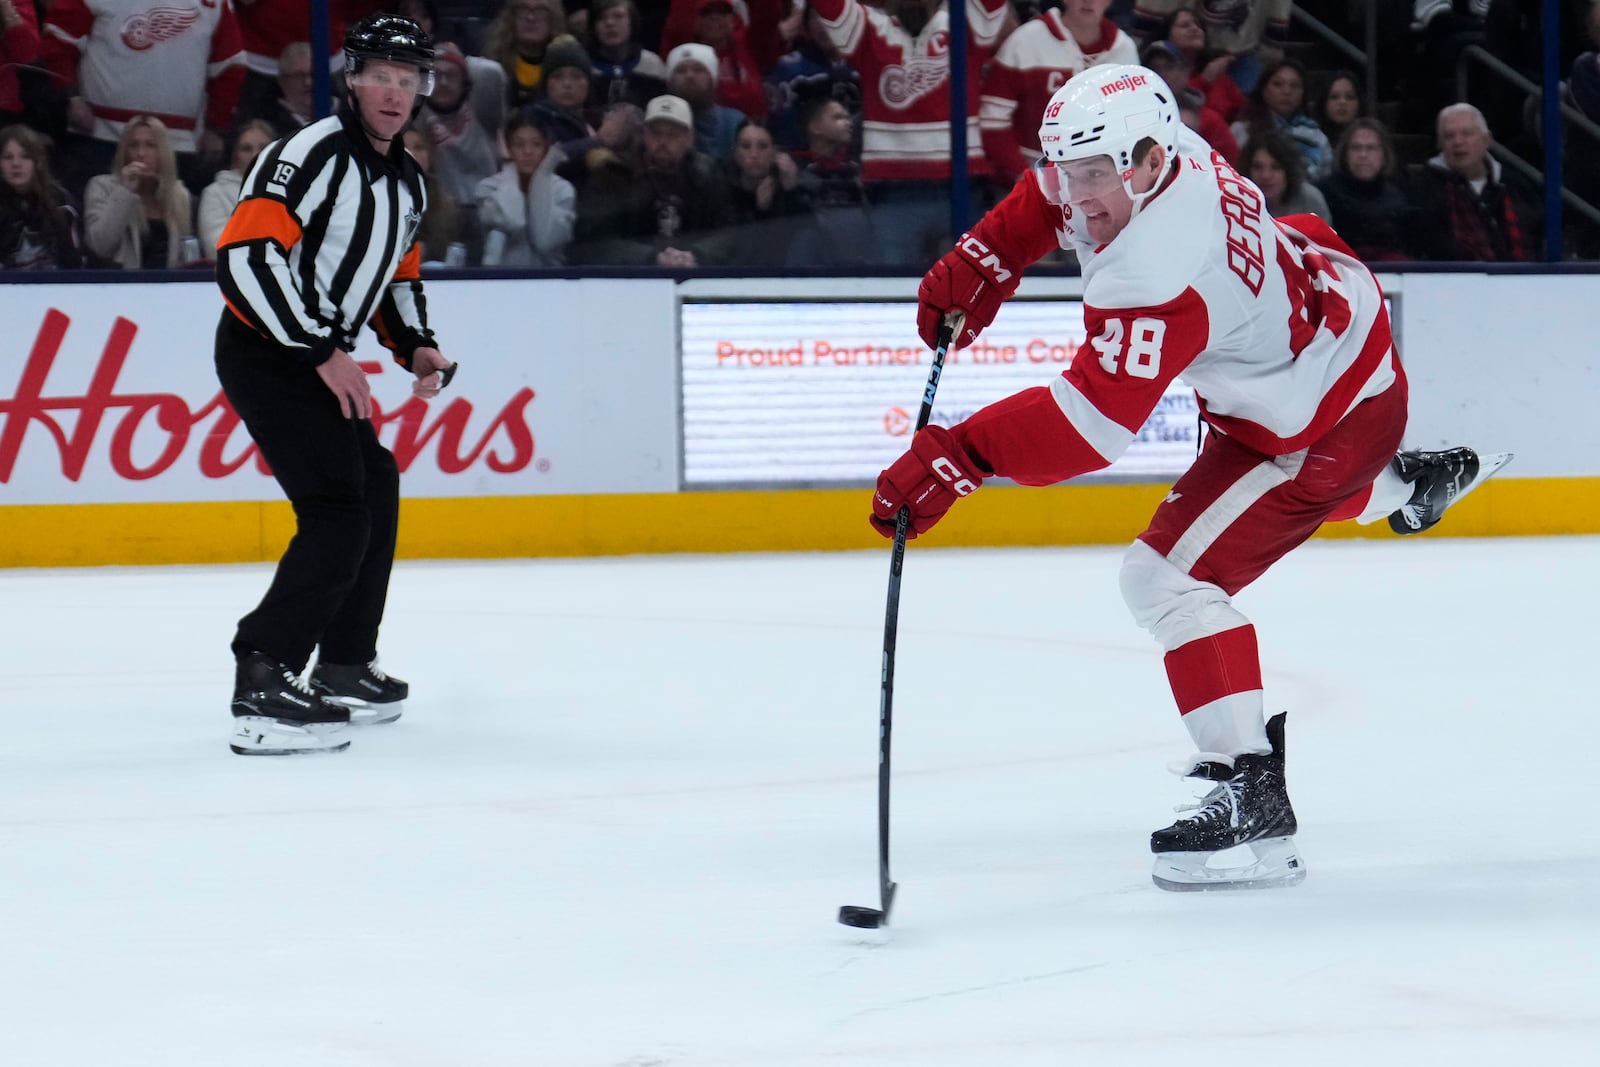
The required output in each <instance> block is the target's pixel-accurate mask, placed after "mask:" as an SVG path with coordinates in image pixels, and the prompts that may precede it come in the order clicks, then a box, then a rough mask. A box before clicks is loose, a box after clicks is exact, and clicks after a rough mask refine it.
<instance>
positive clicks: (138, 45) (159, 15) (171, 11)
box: [122, 7, 200, 52]
mask: <svg viewBox="0 0 1600 1067" xmlns="http://www.w3.org/2000/svg"><path fill="white" fill-rule="evenodd" d="M199 21H200V11H199V9H198V8H193V7H155V8H151V9H150V10H149V11H146V12H144V13H143V14H139V15H134V16H132V17H131V18H129V19H128V21H127V22H124V23H123V24H122V43H123V44H125V45H127V46H128V48H129V49H130V50H131V51H134V52H144V51H148V50H149V49H151V48H154V47H155V46H156V45H158V44H160V43H161V42H162V41H170V40H172V39H174V38H175V37H179V36H181V35H182V34H183V31H184V30H187V29H188V28H189V27H190V26H193V25H194V24H195V23H196V22H199Z"/></svg>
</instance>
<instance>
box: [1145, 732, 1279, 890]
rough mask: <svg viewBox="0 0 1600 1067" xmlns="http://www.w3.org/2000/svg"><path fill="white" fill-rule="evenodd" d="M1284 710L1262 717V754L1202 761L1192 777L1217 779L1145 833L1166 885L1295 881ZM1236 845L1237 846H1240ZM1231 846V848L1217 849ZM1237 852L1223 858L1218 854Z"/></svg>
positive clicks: (1252, 885) (1259, 885)
mask: <svg viewBox="0 0 1600 1067" xmlns="http://www.w3.org/2000/svg"><path fill="white" fill-rule="evenodd" d="M1287 718H1288V715H1287V713H1285V712H1280V713H1278V714H1277V715H1274V716H1273V717H1272V718H1271V719H1269V720H1267V740H1268V741H1270V742H1271V743H1272V751H1271V752H1269V753H1267V754H1266V755H1257V754H1254V753H1247V754H1246V755H1243V756H1239V757H1237V758H1236V759H1235V760H1234V761H1233V766H1232V767H1229V766H1227V765H1226V764H1225V763H1221V762H1203V763H1200V764H1197V765H1196V766H1195V768H1194V769H1193V770H1192V771H1190V772H1189V773H1190V776H1191V777H1196V778H1203V779H1206V780H1208V781H1214V782H1216V783H1217V786H1216V788H1215V789H1213V790H1211V792H1209V793H1207V794H1206V795H1205V796H1204V797H1202V798H1201V799H1200V800H1199V801H1197V802H1196V803H1195V804H1194V805H1192V808H1180V809H1179V810H1180V811H1184V810H1189V811H1191V814H1188V815H1186V816H1185V817H1184V818H1181V819H1179V820H1178V821H1177V822H1175V823H1173V824H1172V825H1171V826H1168V827H1166V828H1165V829H1163V830H1157V831H1156V832H1155V833H1153V834H1151V835H1150V851H1151V852H1154V853H1155V854H1156V866H1155V871H1154V873H1153V875H1152V877H1153V878H1154V880H1155V883H1156V885H1158V886H1160V887H1161V888H1162V889H1171V890H1204V889H1268V888H1275V887H1278V886H1290V885H1295V884H1297V883H1298V882H1300V881H1301V879H1303V878H1304V877H1305V875H1306V871H1305V866H1304V864H1302V863H1301V862H1300V857H1299V854H1298V853H1297V852H1296V850H1295V847H1294V833H1295V830H1296V829H1298V824H1297V823H1296V822H1295V817H1294V806H1293V805H1291V804H1290V803H1289V790H1288V786H1287V785H1286V784H1285V782H1284V773H1283V727H1284V722H1285V720H1286V719H1287ZM1239 846H1244V847H1243V848H1239ZM1233 849H1238V850H1239V851H1238V854H1237V855H1235V856H1231V857H1227V856H1220V855H1219V854H1221V853H1227V852H1229V851H1230V850H1233ZM1229 859H1233V860H1239V861H1241V862H1238V863H1232V864H1229V863H1225V862H1220V861H1222V860H1229Z"/></svg>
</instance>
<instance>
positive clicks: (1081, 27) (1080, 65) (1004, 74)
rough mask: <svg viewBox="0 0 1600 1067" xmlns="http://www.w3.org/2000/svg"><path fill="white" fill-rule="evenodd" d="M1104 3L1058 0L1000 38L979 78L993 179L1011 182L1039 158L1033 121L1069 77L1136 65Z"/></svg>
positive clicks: (980, 118) (985, 147) (1134, 53)
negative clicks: (1063, 0) (1101, 67)
mask: <svg viewBox="0 0 1600 1067" xmlns="http://www.w3.org/2000/svg"><path fill="white" fill-rule="evenodd" d="M1110 6H1111V0H1066V3H1065V4H1064V5H1063V6H1062V7H1061V8H1059V9H1055V8H1052V9H1051V10H1049V11H1046V12H1044V13H1043V14H1041V15H1040V16H1039V17H1038V18H1036V19H1033V20H1032V21H1030V22H1026V23H1024V24H1023V25H1022V26H1020V27H1018V28H1017V31H1016V32H1015V33H1013V34H1012V35H1011V36H1010V37H1007V38H1006V42H1005V44H1003V45H1001V46H1000V51H999V53H998V54H997V55H996V56H995V58H994V62H993V63H992V64H990V66H989V69H988V71H987V72H986V73H985V74H984V76H983V95H982V99H981V102H980V106H979V109H978V125H979V127H980V128H981V129H982V130H983V150H984V153H985V154H986V155H987V156H988V157H989V163H990V165H991V166H992V167H993V168H994V172H995V174H996V175H997V176H998V177H1000V178H1001V179H1003V180H1004V181H1007V182H1014V181H1016V180H1017V177H1018V175H1020V174H1021V173H1022V172H1023V171H1024V170H1027V169H1028V167H1030V166H1032V164H1033V162H1034V161H1035V160H1037V159H1038V158H1039V116H1040V115H1042V114H1044V106H1045V105H1046V104H1048V103H1049V102H1050V97H1051V95H1052V94H1054V93H1055V91H1056V90H1057V89H1059V88H1061V87H1062V86H1063V85H1065V84H1066V83H1067V79H1068V78H1070V77H1072V76H1073V75H1074V74H1081V73H1082V72H1083V71H1085V70H1088V69H1089V68H1090V67H1093V66H1096V65H1098V64H1101V63H1137V62H1138V61H1139V53H1138V49H1137V48H1136V47H1135V46H1134V43H1133V38H1131V37H1129V36H1128V35H1127V34H1125V33H1123V32H1122V31H1121V30H1119V29H1118V28H1117V25H1116V23H1114V22H1112V21H1111V20H1110V19H1108V18H1106V9H1107V8H1108V7H1110Z"/></svg>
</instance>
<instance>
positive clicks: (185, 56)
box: [44, 0, 244, 152]
mask: <svg viewBox="0 0 1600 1067" xmlns="http://www.w3.org/2000/svg"><path fill="white" fill-rule="evenodd" d="M44 28H45V38H44V54H45V61H46V63H47V64H49V66H50V69H51V71H52V73H54V74H55V75H56V76H57V77H59V78H60V79H61V80H62V81H64V82H66V83H68V84H71V83H73V82H76V83H77V84H78V87H79V88H78V92H79V95H81V96H82V97H83V98H84V99H85V100H86V101H87V102H88V104H89V108H90V110H91V111H93V112H94V118H95V125H94V134H93V136H94V137H95V138H97V139H98V140H102V141H115V140H117V138H118V137H120V136H121V135H122V127H123V125H124V124H125V123H126V122H127V121H128V120H129V119H131V118H133V117H134V116H136V115H153V116H155V117H156V118H158V119H160V120H161V121H162V123H164V124H165V125H166V127H167V129H168V130H169V131H170V132H171V135H172V147H173V150H174V151H177V152H192V151H194V147H195V133H196V131H197V130H198V129H199V128H200V127H201V125H202V122H203V124H204V126H206V127H209V128H210V129H213V130H218V131H221V130H224V129H227V127H228V126H229V124H230V123H231V122H232V120H233V109H234V106H235V105H236V104H237V103H238V102H239V88H240V86H241V85H242V84H243V81H244V67H243V66H242V65H241V61H242V56H241V54H240V46H239V27H238V24H237V23H236V22H235V21H234V17H233V6H232V3H231V0H56V3H55V5H54V6H52V7H51V8H50V15H49V17H48V18H47V19H46V21H45V27H44Z"/></svg>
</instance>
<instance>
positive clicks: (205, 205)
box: [195, 170, 244, 259]
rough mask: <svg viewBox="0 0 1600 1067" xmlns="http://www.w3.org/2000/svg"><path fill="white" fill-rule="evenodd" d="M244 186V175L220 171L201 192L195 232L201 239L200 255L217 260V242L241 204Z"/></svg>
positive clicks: (232, 171) (233, 171) (230, 171)
mask: <svg viewBox="0 0 1600 1067" xmlns="http://www.w3.org/2000/svg"><path fill="white" fill-rule="evenodd" d="M242 185H244V175H243V174H240V173H239V172H238V171H236V170H219V171H217V178H216V180H215V181H213V182H212V183H211V184H210V185H208V186H206V187H205V188H204V189H202V190H201V191H200V218H199V221H198V223H197V224H196V226H195V231H196V232H197V234H198V235H199V237H200V254H201V255H203V256H205V257H206V258H207V259H215V258H216V252H217V241H218V240H220V239H221V238H222V230H223V228H224V227H225V226H227V225H228V217H229V216H230V215H232V214H233V206H234V205H235V204H237V203H238V202H239V188H240V186H242Z"/></svg>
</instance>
